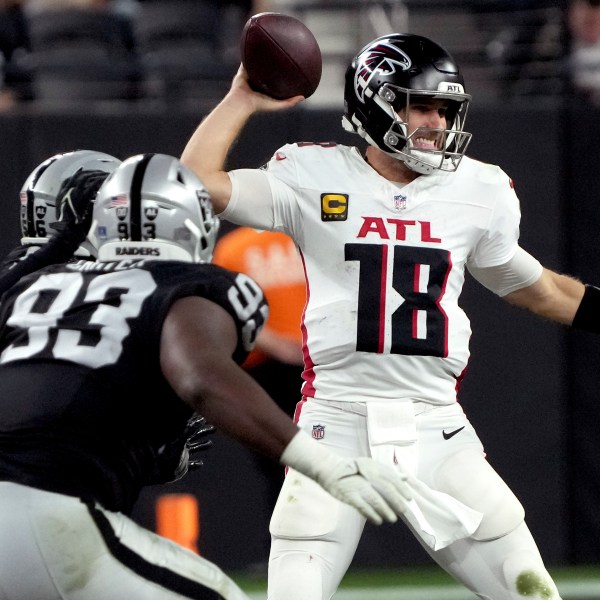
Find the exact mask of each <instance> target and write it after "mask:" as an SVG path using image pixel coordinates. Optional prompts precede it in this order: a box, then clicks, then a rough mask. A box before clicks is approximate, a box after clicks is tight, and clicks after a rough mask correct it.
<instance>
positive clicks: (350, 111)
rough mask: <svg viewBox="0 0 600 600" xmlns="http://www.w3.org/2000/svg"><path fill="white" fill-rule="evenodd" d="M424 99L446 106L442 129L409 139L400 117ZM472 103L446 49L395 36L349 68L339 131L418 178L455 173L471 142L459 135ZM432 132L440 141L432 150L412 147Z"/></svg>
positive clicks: (366, 49) (406, 35)
mask: <svg viewBox="0 0 600 600" xmlns="http://www.w3.org/2000/svg"><path fill="white" fill-rule="evenodd" d="M423 96H425V97H428V98H434V99H444V100H447V101H448V107H447V110H446V129H431V128H425V127H420V128H419V129H417V130H416V131H415V132H414V133H412V134H410V135H409V132H408V124H407V122H406V121H404V120H402V119H401V118H400V116H399V114H398V113H399V112H400V111H401V110H403V109H405V108H408V110H410V105H411V103H413V102H416V101H418V98H419V97H423ZM415 97H416V99H415ZM470 100H471V96H470V95H469V94H466V93H465V90H464V81H463V77H462V75H461V74H460V72H459V69H458V65H457V64H456V62H455V61H454V59H453V58H452V56H451V55H450V54H449V53H448V52H447V51H446V50H444V48H442V47H441V46H439V45H438V44H436V43H435V42H432V41H431V40H429V39H427V38H425V37H422V36H419V35H413V34H409V33H394V34H389V35H384V36H382V37H379V38H377V39H376V40H374V41H372V42H371V43H369V44H368V45H367V46H365V47H364V48H363V49H362V50H361V51H360V52H359V53H358V54H357V55H356V56H355V57H354V59H353V60H352V62H351V64H350V66H349V67H348V69H347V71H346V83H345V88H344V105H345V111H344V116H343V118H342V125H343V126H344V129H346V130H347V131H351V132H354V133H357V134H358V135H360V136H361V137H363V138H365V140H366V141H367V142H368V143H369V144H371V145H372V146H375V147H377V148H379V149H381V150H383V151H384V152H386V153H388V154H390V155H391V156H393V157H394V158H397V159H399V160H402V161H403V162H404V163H406V165H407V166H408V167H409V168H410V169H412V170H413V171H416V172H417V173H421V174H429V173H431V172H433V171H434V170H436V169H440V170H442V171H455V170H456V168H457V167H458V165H459V163H460V160H461V159H462V157H463V155H464V153H465V151H466V149H467V146H468V144H469V141H470V139H471V134H470V133H467V132H464V131H463V127H464V123H465V117H466V114H467V109H468V106H469V102H470ZM407 120H408V118H407ZM432 132H434V133H437V134H438V137H439V138H440V139H441V142H440V143H439V144H438V146H437V147H436V148H432V149H424V148H416V147H415V146H414V145H413V141H412V140H414V139H417V138H418V137H420V136H422V135H423V134H429V135H431V133H432Z"/></svg>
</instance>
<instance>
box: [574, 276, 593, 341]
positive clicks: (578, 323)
mask: <svg viewBox="0 0 600 600" xmlns="http://www.w3.org/2000/svg"><path fill="white" fill-rule="evenodd" d="M571 327H573V329H581V330H582V331H591V332H592V333H600V288H597V287H594V286H593V285H586V286H585V292H584V293H583V297H582V298H581V302H580V303H579V307H578V308H577V312H576V313H575V316H574V317H573V322H572V323H571Z"/></svg>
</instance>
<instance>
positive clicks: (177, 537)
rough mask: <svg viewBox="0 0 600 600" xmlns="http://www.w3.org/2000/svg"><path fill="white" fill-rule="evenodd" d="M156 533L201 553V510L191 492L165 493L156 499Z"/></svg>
mask: <svg viewBox="0 0 600 600" xmlns="http://www.w3.org/2000/svg"><path fill="white" fill-rule="evenodd" d="M156 533H158V534H159V535H162V536H163V537H166V538H168V539H170V540H173V541H174V542H177V543H178V544H180V545H181V546H183V547H184V548H187V549H188V550H191V551H192V552H195V553H196V554H199V552H198V538H199V537H200V511H199V509H198V500H197V499H196V497H195V496H193V495H191V494H164V495H162V496H159V497H158V499H157V500H156Z"/></svg>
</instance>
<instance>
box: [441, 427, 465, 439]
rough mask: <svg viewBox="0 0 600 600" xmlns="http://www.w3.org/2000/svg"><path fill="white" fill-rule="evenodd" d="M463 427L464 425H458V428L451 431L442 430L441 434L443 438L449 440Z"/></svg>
mask: <svg viewBox="0 0 600 600" xmlns="http://www.w3.org/2000/svg"><path fill="white" fill-rule="evenodd" d="M464 428H465V426H464V425H463V426H462V427H459V428H458V429H455V430H454V431H451V432H449V433H446V432H445V431H442V435H443V436H444V439H445V440H449V439H450V438H451V437H454V436H455V435H456V434H457V433H460V432H461V431H462V430H463V429H464Z"/></svg>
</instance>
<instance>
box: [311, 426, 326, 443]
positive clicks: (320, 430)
mask: <svg viewBox="0 0 600 600" xmlns="http://www.w3.org/2000/svg"><path fill="white" fill-rule="evenodd" d="M312 436H313V438H315V440H322V439H323V438H324V437H325V425H313V428H312Z"/></svg>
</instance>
